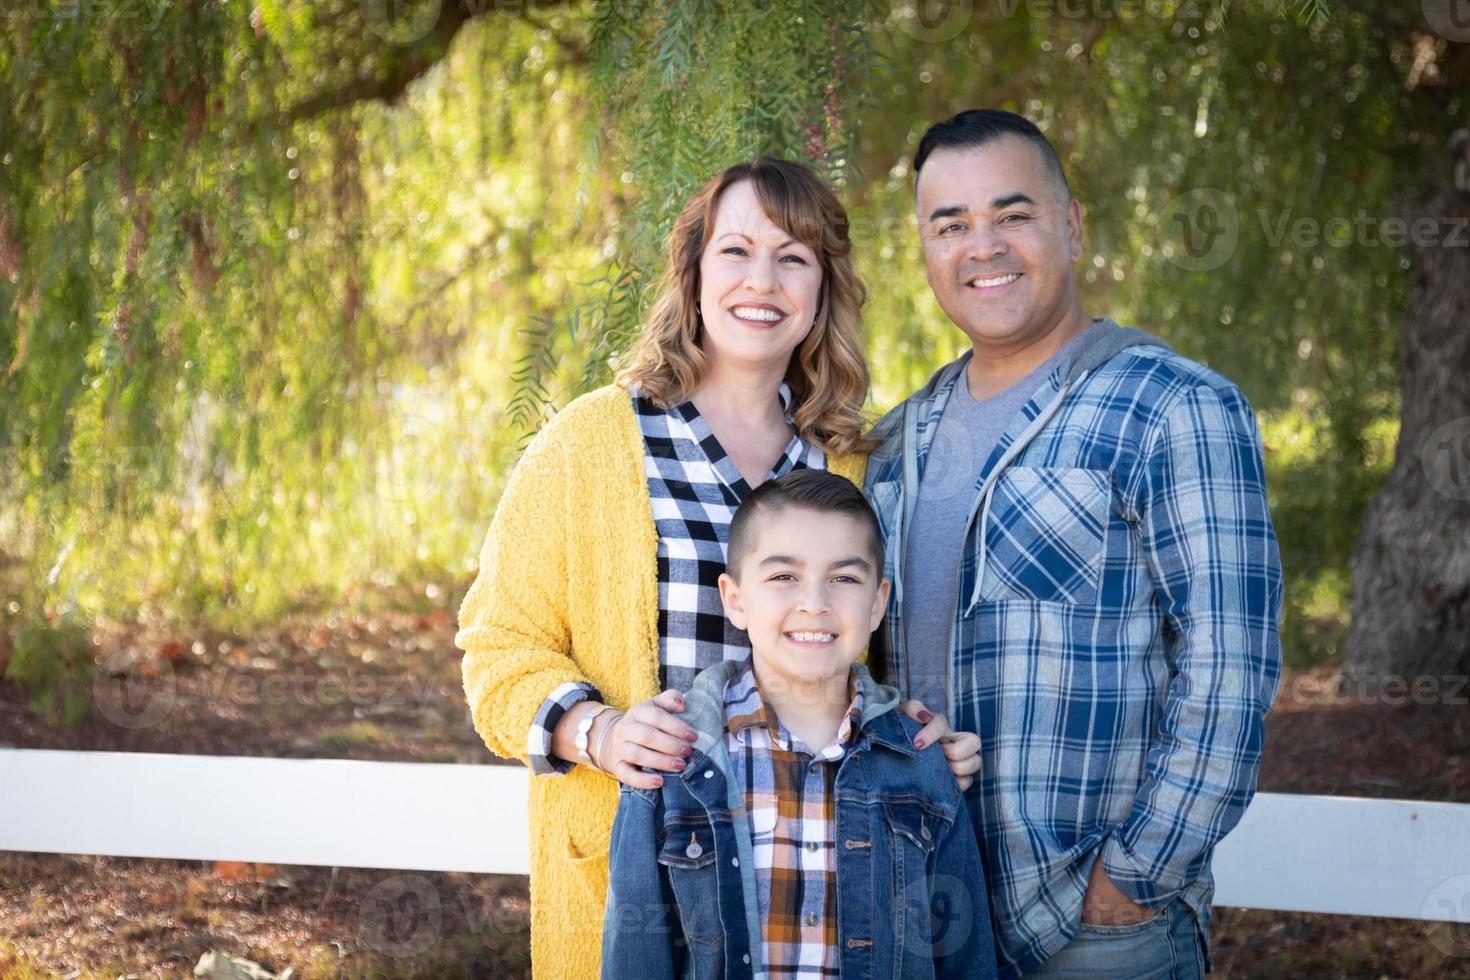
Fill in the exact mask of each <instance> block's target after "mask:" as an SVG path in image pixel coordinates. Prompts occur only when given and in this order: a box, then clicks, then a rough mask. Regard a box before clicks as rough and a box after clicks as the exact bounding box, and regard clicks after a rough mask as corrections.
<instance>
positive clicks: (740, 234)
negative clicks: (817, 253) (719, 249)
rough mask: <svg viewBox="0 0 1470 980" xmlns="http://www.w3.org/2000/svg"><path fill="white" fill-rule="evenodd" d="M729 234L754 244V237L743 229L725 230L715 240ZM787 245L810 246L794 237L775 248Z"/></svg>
mask: <svg viewBox="0 0 1470 980" xmlns="http://www.w3.org/2000/svg"><path fill="white" fill-rule="evenodd" d="M731 235H734V236H735V237H736V238H743V239H745V240H746V241H747V242H750V243H751V244H752V245H754V244H755V239H754V238H751V237H750V236H749V235H747V234H746V233H745V232H743V231H727V232H725V233H724V234H723V235H721V236H720V237H719V238H716V239H715V241H719V240H720V239H723V238H729V237H730V236H731ZM787 245H800V246H802V247H803V248H811V246H810V245H807V244H806V243H805V242H799V241H797V240H796V239H794V238H788V239H786V240H785V241H784V242H782V243H781V244H780V245H777V246H776V248H777V249H778V250H780V249H783V248H785V247H786V246H787Z"/></svg>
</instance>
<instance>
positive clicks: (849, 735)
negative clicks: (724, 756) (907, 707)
mask: <svg viewBox="0 0 1470 980" xmlns="http://www.w3.org/2000/svg"><path fill="white" fill-rule="evenodd" d="M847 694H848V705H847V711H846V712H845V713H844V714H843V718H842V724H841V725H840V726H838V729H837V737H836V738H835V739H833V740H832V742H831V743H830V744H828V745H825V746H822V747H821V748H820V749H818V750H812V749H811V747H810V746H805V745H801V743H798V742H797V741H796V740H795V738H794V736H792V734H791V733H790V732H789V731H787V730H786V726H785V725H783V724H781V719H780V718H778V717H776V712H775V711H774V710H772V708H771V706H770V705H768V704H766V703H765V701H764V700H763V699H762V698H761V692H760V687H759V686H758V685H757V684H756V682H755V665H754V662H753V661H752V660H750V659H747V660H746V661H745V663H744V664H743V665H742V666H741V668H740V672H739V673H738V674H737V675H736V676H735V678H734V679H733V680H731V681H730V683H729V684H728V685H727V686H726V687H725V730H726V731H727V732H729V733H730V734H731V735H735V736H737V737H740V736H742V733H744V732H745V731H746V730H748V729H750V728H754V727H757V726H760V727H764V728H765V729H766V730H767V731H769V732H770V737H771V741H772V742H774V743H776V744H777V745H778V746H780V747H781V748H782V749H784V750H786V751H788V752H789V751H792V750H793V749H794V748H796V747H797V746H801V747H802V748H805V749H806V750H807V751H808V753H810V754H813V755H816V756H818V757H828V758H840V757H841V755H842V754H843V753H845V752H846V750H847V749H849V748H851V747H852V746H853V745H855V744H856V743H857V738H858V735H859V734H861V731H862V718H863V688H862V684H860V683H859V682H858V678H857V674H856V673H855V672H854V671H853V670H852V669H851V668H849V669H848V672H847ZM834 749H835V750H836V751H831V750H834Z"/></svg>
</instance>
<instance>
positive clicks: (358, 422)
mask: <svg viewBox="0 0 1470 980" xmlns="http://www.w3.org/2000/svg"><path fill="white" fill-rule="evenodd" d="M1360 7H1361V9H1360ZM1388 11H1389V8H1388V7H1387V6H1385V7H1384V9H1383V10H1382V11H1380V10H1377V9H1376V8H1372V7H1371V5H1369V4H1367V3H1366V0H1365V2H1364V3H1363V4H1362V5H1360V6H1355V7H1353V8H1352V9H1341V10H1339V9H1338V8H1336V7H1334V8H1333V9H1332V10H1330V11H1328V10H1327V9H1326V8H1325V7H1323V6H1322V5H1320V4H1317V3H1315V2H1311V3H1303V4H1301V5H1297V4H1295V3H1292V4H1290V5H1278V4H1276V3H1263V4H1247V3H1237V4H1235V5H1233V6H1229V7H1228V9H1227V8H1224V7H1222V6H1220V5H1219V4H1215V3H1202V2H1196V0H1148V2H1144V3H1123V2H1119V3H1110V2H1103V0H1098V2H1090V3H1081V4H1079V3H1066V2H1057V3H1050V2H1048V3H1041V2H1038V0H1030V2H1028V0H1007V2H1002V3H995V4H975V3H967V2H957V3H947V4H945V3H935V2H929V0H918V2H915V3H913V4H903V3H898V4H894V5H892V6H890V5H888V4H886V3H883V4H877V3H873V4H869V3H859V2H856V0H797V2H795V3H790V4H743V3H742V4H716V3H713V2H710V0H675V2H672V3H652V2H646V0H616V2H605V3H596V4H592V3H585V2H584V3H570V4H552V3H534V4H514V5H512V4H506V5H505V9H498V8H497V7H496V5H494V4H492V3H490V2H489V0H477V2H473V3H470V2H451V0H444V2H443V3H439V2H435V0H418V2H415V3H410V4H407V5H401V4H387V3H375V2H373V0H363V2H348V0H322V2H319V3H312V4H294V3H285V2H282V0H261V2H260V3H259V4H258V5H257V6H255V7H253V8H252V7H250V6H249V5H248V4H245V3H242V2H241V0H228V2H224V0H179V2H168V0H136V3H134V4H132V5H129V4H112V5H103V4H100V3H96V4H93V3H89V2H87V0H77V2H68V3H55V2H52V3H45V2H42V0H33V2H32V3H30V4H29V5H28V6H26V7H24V8H17V7H16V6H15V5H14V4H11V5H7V6H4V7H0V13H3V14H4V19H3V20H0V37H3V41H0V91H3V93H4V98H3V99H0V453H3V456H0V480H3V490H0V582H3V583H4V586H5V590H6V593H7V602H6V604H5V606H4V613H3V615H4V616H6V617H7V618H8V620H9V621H10V622H11V623H12V625H13V626H16V627H17V628H18V624H19V623H20V622H22V621H24V622H28V623H34V622H43V623H54V622H56V621H58V620H65V621H68V622H76V621H81V622H85V621H89V620H91V619H93V618H95V617H98V616H112V617H129V618H131V617H139V616H141V617H143V618H158V617H164V618H195V617H205V618H208V619H211V620H214V621H218V622H221V623H225V624H228V625H235V626H244V625H247V624H248V623H249V622H251V621H257V620H259V619H261V618H264V617H269V616H273V615H276V614H278V613H279V612H280V611H281V610H283V609H286V608H289V607H291V606H293V605H297V604H302V603H315V602H322V601H331V602H341V601H344V600H345V601H352V600H354V598H355V597H357V596H359V595H361V594H362V593H363V591H364V589H365V587H372V586H386V585H392V584H394V583H400V582H404V583H414V584H416V585H418V586H419V587H420V588H422V586H423V585H424V584H426V583H428V584H429V588H428V592H429V594H428V595H426V596H421V600H420V601H426V602H440V603H442V602H446V601H451V600H452V598H453V597H454V595H455V594H456V588H457V586H458V585H459V584H461V583H462V582H463V580H464V577H465V576H466V575H467V574H469V573H470V572H472V570H473V568H474V557H475V549H476V548H477V546H478V543H479V540H480V537H481V535H482V534H483V531H484V527H485V524H486V522H487V520H488V517H489V514H490V512H491V510H492V508H493V503H494V500H495V498H496V495H497V494H498V492H499V487H500V485H501V481H502V480H503V477H504V474H505V472H506V470H507V468H508V466H509V465H510V463H511V462H512V461H513V460H514V458H515V454H516V452H517V447H518V445H520V444H522V442H523V440H524V437H525V436H526V435H527V434H528V433H529V432H530V431H532V430H533V429H534V428H535V427H536V426H537V425H538V424H539V422H540V420H541V419H543V418H544V417H545V415H546V413H547V412H548V411H551V410H553V409H554V406H557V405H561V404H565V402H566V401H567V400H568V399H569V398H570V397H572V396H573V395H575V394H576V393H577V392H579V391H581V390H585V389H586V388H588V387H590V386H591V385H594V384H596V383H599V382H601V381H603V380H605V379H606V378H607V377H608V375H609V372H610V370H611V364H610V361H611V359H612V358H614V357H615V355H616V354H617V353H618V352H619V351H621V350H622V349H624V347H625V346H626V343H627V341H628V338H629V337H630V336H631V334H632V332H633V331H634V330H636V328H637V324H638V322H639V317H640V315H641V312H642V310H643V309H644V307H645V304H646V303H647V301H648V288H649V285H650V283H651V282H652V279H653V277H654V276H655V275H656V274H657V273H658V271H659V268H660V264H661V262H662V237H663V235H664V233H665V232H666V230H667V228H668V226H669V223H670V221H671V220H672V217H673V215H674V214H675V213H676V211H677V209H678V207H679V206H680V204H681V203H682V202H683V201H684V200H685V199H686V198H687V196H688V195H689V194H690V193H691V192H692V191H693V190H694V189H696V188H697V187H698V186H700V185H701V184H702V183H704V181H705V180H707V179H708V178H709V177H710V176H712V175H713V174H714V173H715V172H717V171H718V170H719V169H720V168H722V167H723V166H725V165H727V164H728V163H731V162H734V161H735V160H738V159H742V158H748V157H751V156H754V155H758V154H762V153H772V154H777V155H781V156H786V157H792V158H796V159H800V160H804V161H806V162H808V163H810V164H812V165H813V166H815V167H816V168H817V169H818V170H819V171H820V172H821V173H823V175H824V176H825V177H826V178H827V179H829V180H830V181H832V182H833V183H834V185H836V186H837V187H838V188H839V190H840V191H841V193H842V194H843V196H844V198H845V199H846V201H847V202H848V204H849V206H850V210H851V213H852V216H853V219H854V238H855V240H856V245H857V248H858V257H859V263H860V267H861V268H862V270H863V272H864V274H865V277H866V279H867V282H868V284H869V289H870V297H871V298H870V303H869V307H868V311H867V313H868V321H867V322H868V346H869V352H870V355H871V358H872V362H873V371H874V392H873V405H872V407H873V408H874V410H875V411H877V410H881V409H883V408H886V407H888V406H889V405H891V404H893V403H894V402H895V401H896V400H897V399H899V398H900V397H902V396H903V395H904V394H906V393H907V392H908V391H909V390H911V389H912V388H913V387H915V386H916V385H918V384H919V383H921V382H922V381H923V380H924V379H925V378H926V377H927V376H928V375H929V374H930V373H931V372H932V370H933V369H934V368H935V367H937V366H938V365H939V364H940V363H942V362H943V361H944V360H947V359H948V358H950V357H953V356H954V355H955V354H957V353H958V352H959V350H960V349H961V340H962V338H961V337H960V335H959V334H958V331H956V330H954V329H953V327H952V326H951V325H950V324H949V323H948V322H947V321H946V320H945V319H944V317H943V315H942V314H941V313H940V312H939V310H938V309H937V307H936V305H935V304H934V302H933V299H932V297H931V296H930V294H929V292H928V289H927V287H926V285H925V281H924V271H923V262H922V256H921V255H920V252H919V248H918V240H917V236H916V233H915V230H914V224H913V219H912V192H913V179H912V174H911V173H910V169H909V162H908V161H909V159H910V158H911V156H912V152H913V149H914V146H915V144H916V141H917V139H918V135H919V134H920V133H921V132H922V130H923V128H924V127H925V126H926V125H927V124H928V123H929V122H931V121H933V120H935V119H938V118H941V117H943V116H945V115H948V114H950V113H952V112H954V111H957V110H959V109H962V108H966V107H970V106H975V105H993V106H1001V107H1005V108H1011V109H1014V110H1016V111H1020V112H1023V113H1025V114H1027V115H1028V116H1030V117H1032V118H1034V119H1036V120H1038V122H1040V123H1041V124H1042V126H1043V127H1044V128H1045V129H1046V131H1047V132H1048V133H1049V135H1050V136H1051V137H1052V138H1053V140H1054V141H1055V142H1056V143H1057V145H1058V147H1059V149H1060V150H1061V152H1062V155H1063V158H1064V160H1065V161H1066V163H1067V166H1068V169H1069V172H1070V176H1071V178H1072V183H1073V187H1074V191H1075V193H1076V195H1077V196H1078V197H1079V199H1080V200H1081V201H1082V202H1083V204H1084V210H1085V214H1086V220H1087V238H1088V249H1087V254H1086V256H1085V259H1084V261H1083V263H1082V264H1081V265H1080V266H1079V272H1080V273H1081V275H1082V278H1083V284H1084V290H1085V303H1086V305H1087V307H1088V309H1089V310H1090V311H1091V312H1093V313H1107V314H1110V315H1112V316H1114V317H1115V318H1117V319H1119V320H1120V321H1124V322H1133V323H1136V324H1138V325H1140V326H1143V327H1146V328H1148V329H1151V330H1154V331H1156V332H1158V333H1160V334H1162V335H1163V336H1164V337H1166V338H1167V339H1168V340H1169V341H1170V342H1171V343H1173V344H1174V345H1175V346H1176V347H1177V348H1178V349H1180V350H1181V351H1182V352H1184V353H1186V354H1188V355H1190V356H1193V357H1197V358H1200V359H1202V360H1205V361H1206V362H1208V363H1209V364H1211V365H1212V366H1214V367H1216V368H1217V369H1219V370H1221V371H1222V372H1223V373H1225V374H1226V375H1227V376H1229V377H1231V378H1232V379H1234V380H1236V381H1237V382H1238V383H1240V384H1241V385H1242V387H1244V388H1245V390H1246V392H1247V393H1248V395H1249V396H1250V397H1251V399H1252V401H1253V402H1254V403H1255V404H1256V405H1257V407H1258V409H1259V410H1260V413H1261V417H1262V424H1263V429H1264V430H1265V434H1266V440H1267V444H1268V447H1269V450H1270V452H1269V465H1270V469H1271V480H1272V488H1271V489H1272V494H1273V500H1274V504H1275V508H1276V515H1277V522H1278V528H1279V529H1280V531H1281V535H1282V541H1283V550H1284V553H1285V557H1286V564H1287V571H1288V575H1289V582H1290V587H1291V596H1290V603H1289V606H1290V608H1289V614H1288V637H1289V648H1290V651H1291V656H1292V657H1293V658H1294V659H1295V660H1297V661H1298V662H1307V661H1312V660H1315V659H1320V658H1321V657H1324V656H1330V655H1331V654H1332V653H1333V652H1334V651H1335V648H1336V645H1337V643H1338V641H1339V639H1340V635H1341V631H1342V629H1343V626H1344V622H1345V616H1346V609H1347V596H1346V588H1347V586H1346V582H1347V560H1348V555H1349V551H1350V548H1351V544H1352V541H1353V538H1354V535H1355V533H1356V528H1357V523H1358V520H1359V518H1360V516H1361V513H1362V510H1363V507H1364V505H1365V504H1366V502H1367V500H1368V499H1369V497H1370V496H1371V494H1372V492H1373V489H1374V487H1375V486H1376V484H1377V481H1378V479H1379V478H1380V477H1381V474H1382V472H1383V470H1384V468H1385V466H1386V465H1387V462H1388V460H1387V458H1386V457H1387V455H1388V454H1389V453H1390V452H1391V446H1392V439H1393V433H1394V427H1395V419H1396V415H1397V406H1396V403H1395V398H1396V394H1395V388H1394V377H1395V372H1394V367H1393V365H1394V360H1395V317H1396V315H1397V312H1398V310H1399V308H1400V306H1401V303H1402V294H1403V282H1404V279H1405V269H1406V267H1407V260H1406V258H1405V257H1404V256H1403V255H1402V254H1401V251H1400V250H1399V249H1396V248H1393V247H1390V246H1388V245H1385V244H1384V243H1383V236H1382V233H1381V227H1380V226H1381V222H1382V219H1384V218H1385V217H1388V216H1390V215H1393V214H1395V213H1396V212H1395V211H1394V201H1393V198H1392V195H1393V193H1394V191H1395V189H1396V187H1398V186H1401V183H1402V181H1403V179H1404V176H1405V175H1406V174H1410V173H1412V172H1413V171H1414V169H1415V168H1416V167H1418V166H1420V161H1421V159H1422V156H1423V154H1424V153H1425V152H1426V147H1429V146H1432V145H1434V144H1436V143H1437V141H1441V140H1442V139H1443V138H1444V137H1445V135H1446V133H1445V129H1446V126H1445V124H1444V120H1443V118H1442V114H1441V115H1439V116H1436V115H1434V114H1432V113H1428V112H1426V110H1425V109H1424V108H1423V105H1424V103H1423V101H1422V100H1416V99H1415V98H1414V96H1413V89H1414V86H1415V85H1422V84H1425V78H1424V76H1425V73H1426V72H1432V70H1433V61H1434V57H1435V55H1434V47H1433V46H1434V43H1435V42H1434V40H1433V39H1432V38H1428V39H1426V41H1425V44H1428V45H1429V49H1428V52H1429V53H1428V54H1426V53H1425V50H1426V49H1424V48H1423V47H1422V46H1420V47H1416V45H1415V42H1414V41H1413V34H1412V32H1406V30H1405V28H1404V25H1403V23H1402V22H1401V20H1399V19H1398V17H1397V15H1392V16H1391V15H1390V14H1389V13H1388ZM1442 49H1443V45H1441V46H1440V49H1439V50H1440V51H1441V52H1442ZM1416 66H1417V67H1416ZM1415 72H1417V73H1418V75H1419V77H1418V78H1417V79H1416V78H1415V77H1414V73H1415ZM1455 106H1456V107H1457V106H1458V103H1456V104H1455ZM1452 108H1454V107H1452ZM1442 109H1443V107H1441V113H1442ZM1201 204H1204V205H1210V206H1211V207H1209V208H1203V209H1202V208H1201V206H1200V205H1201ZM1360 215H1361V220H1360ZM1303 218H1305V219H1308V223H1309V226H1310V227H1316V228H1319V229H1321V233H1319V234H1318V235H1317V236H1316V237H1315V239H1313V238H1312V236H1310V235H1304V234H1297V233H1295V232H1294V229H1295V228H1296V224H1295V223H1296V222H1298V221H1299V220H1300V219H1303ZM1341 219H1346V221H1347V223H1348V226H1349V228H1348V231H1347V232H1346V233H1344V232H1343V230H1342V220H1341ZM1364 229H1366V231H1365V230H1364ZM1227 232H1228V233H1229V235H1231V236H1233V244H1230V241H1229V239H1228V238H1227V239H1222V238H1221V237H1220V235H1222V234H1224V233H1227ZM1334 236H1336V237H1334ZM1220 241H1224V242H1225V243H1226V244H1225V245H1224V246H1223V247H1221V248H1216V247H1215V244H1216V243H1217V242H1220ZM1205 244H1207V245H1208V247H1206V248H1203V251H1201V246H1202V245H1205ZM1201 256H1203V257H1201ZM10 596H13V598H9V597H10Z"/></svg>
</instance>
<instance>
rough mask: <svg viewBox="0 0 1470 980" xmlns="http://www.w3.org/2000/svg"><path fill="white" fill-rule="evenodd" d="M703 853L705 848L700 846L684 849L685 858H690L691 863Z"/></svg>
mask: <svg viewBox="0 0 1470 980" xmlns="http://www.w3.org/2000/svg"><path fill="white" fill-rule="evenodd" d="M703 853H704V848H702V847H700V846H699V845H698V844H690V845H689V846H688V847H686V848H684V856H685V857H687V858H689V860H691V861H692V860H694V859H695V858H697V857H699V856H700V855H701V854H703Z"/></svg>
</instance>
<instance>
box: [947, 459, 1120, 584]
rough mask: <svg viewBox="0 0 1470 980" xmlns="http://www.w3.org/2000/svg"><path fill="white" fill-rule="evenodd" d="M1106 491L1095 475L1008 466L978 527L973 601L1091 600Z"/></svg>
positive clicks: (1107, 507) (1107, 506)
mask: <svg viewBox="0 0 1470 980" xmlns="http://www.w3.org/2000/svg"><path fill="white" fill-rule="evenodd" d="M1111 486H1112V485H1111V482H1110V481H1109V479H1108V474H1107V473H1106V472H1104V471H1101V470H1084V469H1041V468H1036V467H1029V466H1012V467H1010V468H1009V469H1007V470H1006V471H1005V472H1004V473H1002V474H1001V475H1000V479H998V480H997V481H996V483H995V486H994V487H993V488H992V490H991V501H990V519H989V521H988V522H987V523H986V526H985V528H984V534H985V538H984V541H985V548H984V563H983V566H982V567H981V568H980V569H979V574H980V576H981V579H980V598H981V599H983V600H985V601H987V602H1004V601H1006V600H1011V599H1022V600H1036V601H1042V602H1064V603H1070V604H1074V605H1091V604H1094V603H1096V602H1097V600H1098V589H1099V585H1100V582H1101V579H1102V569H1103V551H1104V547H1103V546H1104V543H1105V542H1106V540H1107V530H1108V521H1109V519H1110V516H1111V505H1112V493H1111ZM979 540H980V538H979V535H976V541H977V542H978V541H979ZM977 550H978V549H977ZM978 557H979V556H978V555H977V558H978Z"/></svg>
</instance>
